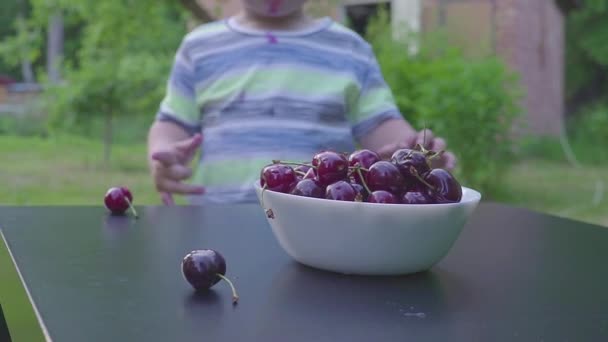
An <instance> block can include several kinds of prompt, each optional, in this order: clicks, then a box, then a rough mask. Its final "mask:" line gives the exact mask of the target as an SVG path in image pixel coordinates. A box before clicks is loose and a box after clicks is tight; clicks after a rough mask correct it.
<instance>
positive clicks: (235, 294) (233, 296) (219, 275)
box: [216, 273, 239, 304]
mask: <svg viewBox="0 0 608 342" xmlns="http://www.w3.org/2000/svg"><path fill="white" fill-rule="evenodd" d="M216 275H217V276H218V277H220V278H222V279H223V280H224V281H226V282H227V283H228V285H230V288H231V289H232V304H236V303H237V302H238V301H239V295H238V294H237V293H236V289H235V288H234V285H233V284H232V282H231V281H230V279H228V278H227V277H224V276H223V275H221V274H219V273H216Z"/></svg>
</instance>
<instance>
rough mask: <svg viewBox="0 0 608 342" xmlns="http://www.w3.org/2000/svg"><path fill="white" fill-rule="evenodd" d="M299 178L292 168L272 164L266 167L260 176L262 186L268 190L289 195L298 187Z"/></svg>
mask: <svg viewBox="0 0 608 342" xmlns="http://www.w3.org/2000/svg"><path fill="white" fill-rule="evenodd" d="M297 181H298V180H297V177H296V173H295V171H294V170H293V169H292V168H291V166H287V165H283V164H272V165H268V166H266V167H264V168H263V169H262V173H261V175H260V185H261V186H262V187H266V188H267V189H268V190H271V191H277V192H283V193H289V192H290V191H291V189H293V187H294V186H295V185H296V182H297Z"/></svg>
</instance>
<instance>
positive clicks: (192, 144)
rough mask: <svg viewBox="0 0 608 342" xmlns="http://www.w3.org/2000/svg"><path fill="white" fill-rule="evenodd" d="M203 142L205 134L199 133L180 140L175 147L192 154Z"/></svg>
mask: <svg viewBox="0 0 608 342" xmlns="http://www.w3.org/2000/svg"><path fill="white" fill-rule="evenodd" d="M202 142H203V136H202V135H201V134H200V133H197V134H195V135H194V136H192V137H191V138H188V139H186V140H183V141H180V142H178V143H177V144H176V145H175V147H176V148H177V149H179V150H180V151H181V152H183V153H184V154H190V153H192V152H193V151H195V150H196V149H197V148H198V147H199V146H200V145H201V143H202Z"/></svg>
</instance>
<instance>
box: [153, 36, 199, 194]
mask: <svg viewBox="0 0 608 342" xmlns="http://www.w3.org/2000/svg"><path fill="white" fill-rule="evenodd" d="M200 130H201V127H200V117H199V110H198V108H197V105H196V94H195V86H194V68H193V64H192V59H191V58H190V54H189V50H188V42H187V39H184V41H182V44H181V45H180V47H179V49H178V50H177V53H176V55H175V59H174V62H173V67H172V69H171V74H170V75H169V80H168V82H167V91H166V94H165V97H164V99H163V101H162V102H161V104H160V108H159V110H158V112H157V114H156V120H155V122H154V124H153V125H152V127H150V131H149V133H148V163H149V166H150V173H151V174H152V178H153V180H154V184H155V186H156V189H157V190H158V191H159V192H160V193H161V196H162V199H163V202H165V204H172V203H173V198H172V194H174V193H176V194H202V193H203V192H204V188H202V187H200V186H194V185H189V184H186V183H183V181H184V180H186V179H188V178H190V176H191V175H192V169H191V168H190V167H189V164H190V162H191V161H192V159H193V158H194V155H195V153H196V150H197V149H198V148H199V146H200V144H201V142H202V136H201V134H200Z"/></svg>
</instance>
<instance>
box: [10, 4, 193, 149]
mask: <svg viewBox="0 0 608 342" xmlns="http://www.w3.org/2000/svg"><path fill="white" fill-rule="evenodd" d="M29 4H30V8H29V11H28V17H27V18H21V19H20V20H15V21H14V32H15V34H14V35H12V36H9V37H6V38H5V39H3V41H2V43H1V44H0V55H1V56H2V59H3V61H4V62H5V63H7V64H9V65H13V66H17V65H18V64H19V63H20V61H21V59H22V58H23V56H25V57H27V58H28V59H29V60H32V61H34V60H38V61H39V60H40V57H41V56H45V54H46V51H45V49H46V46H45V44H46V37H45V35H46V28H47V25H48V23H49V19H50V18H51V16H52V15H53V14H55V13H61V14H62V16H63V20H64V26H65V28H64V29H65V39H64V42H65V44H64V54H63V56H62V61H61V76H62V79H63V81H62V82H60V83H59V84H55V83H51V82H49V81H48V80H47V77H46V72H45V70H44V68H43V66H45V64H44V63H41V64H42V65H37V66H38V67H39V69H38V70H37V81H38V82H39V83H41V84H42V86H43V87H44V89H45V92H44V99H45V103H46V105H45V107H44V108H45V111H46V112H47V113H48V115H49V120H48V123H49V125H50V128H51V132H52V131H55V130H69V131H72V132H79V133H81V134H82V133H84V134H88V135H89V136H90V135H91V134H93V136H97V137H101V136H102V134H100V133H101V132H100V130H98V129H97V128H98V123H99V121H100V120H99V119H101V118H108V117H110V118H112V120H113V121H116V120H117V118H125V119H126V118H131V119H132V120H133V121H135V122H139V123H141V122H143V121H144V120H143V119H139V118H138V117H143V118H152V117H153V116H154V113H155V111H156V110H157V108H158V106H159V103H160V101H161V99H162V96H163V94H164V91H165V85H166V81H167V77H168V74H169V71H170V67H171V63H172V62H173V56H174V54H175V51H176V49H177V47H178V45H179V42H180V41H181V39H182V37H183V36H184V34H186V32H187V27H186V19H187V17H186V13H185V10H184V9H183V8H182V7H181V5H180V3H179V2H177V1H170V0H165V1H156V2H154V5H152V6H151V5H150V3H148V2H146V1H133V0H106V1H97V0H81V1H71V0H53V1H49V0H30V1H29ZM98 118H99V119H98ZM102 121H103V119H102ZM118 121H119V122H126V121H125V120H118ZM106 122H111V121H106ZM106 138H107V136H106ZM106 143H109V141H106Z"/></svg>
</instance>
